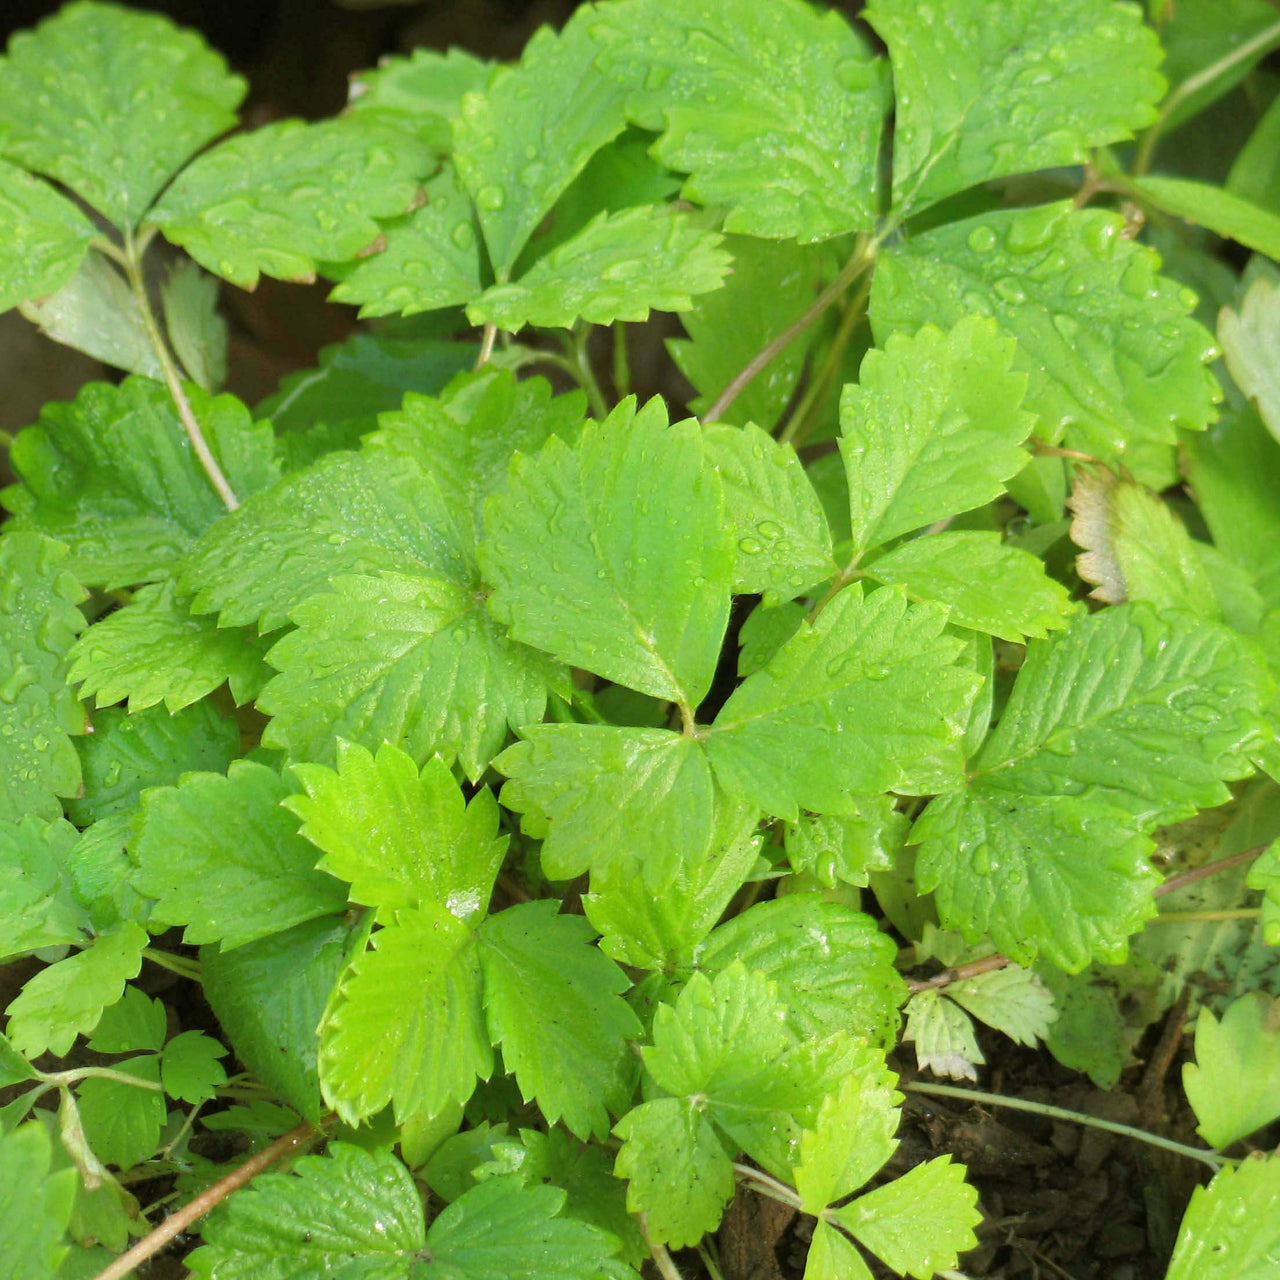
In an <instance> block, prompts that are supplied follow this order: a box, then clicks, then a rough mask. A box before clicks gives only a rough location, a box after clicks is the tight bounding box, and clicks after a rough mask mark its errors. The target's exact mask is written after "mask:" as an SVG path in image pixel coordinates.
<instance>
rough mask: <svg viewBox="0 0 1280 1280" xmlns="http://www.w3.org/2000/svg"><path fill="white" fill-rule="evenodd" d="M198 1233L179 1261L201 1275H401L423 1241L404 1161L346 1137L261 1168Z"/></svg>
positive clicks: (346, 1279)
mask: <svg viewBox="0 0 1280 1280" xmlns="http://www.w3.org/2000/svg"><path fill="white" fill-rule="evenodd" d="M201 1234H202V1235H203V1236H204V1240H205V1243H204V1247H203V1248H200V1249H197V1250H196V1251H195V1252H194V1253H192V1254H189V1255H188V1257H187V1259H186V1261H187V1265H188V1266H189V1267H190V1268H191V1271H192V1273H193V1274H194V1275H197V1276H201V1277H205V1280H252V1277H259V1276H266V1275H272V1276H275V1277H278V1278H279V1280H307V1278H308V1277H313V1276H331V1277H333V1280H405V1277H407V1276H408V1274H409V1263H410V1259H411V1258H412V1257H413V1256H414V1255H416V1254H417V1253H418V1252H419V1251H420V1250H421V1249H422V1248H423V1245H424V1243H425V1242H426V1232H425V1230H424V1223H423V1220H422V1201H421V1199H420V1198H419V1196H418V1189H417V1188H416V1187H415V1186H414V1185H413V1179H412V1178H411V1177H410V1176H409V1171H408V1170H407V1169H406V1168H405V1167H404V1165H402V1164H401V1163H400V1161H399V1160H397V1159H396V1158H395V1156H393V1155H392V1154H391V1153H390V1152H389V1151H365V1150H364V1149H362V1148H361V1147H355V1146H351V1145H350V1144H348V1143H345V1142H333V1143H330V1144H329V1149H328V1153H327V1154H326V1155H323V1156H303V1157H302V1159H301V1160H299V1161H297V1162H296V1163H295V1164H294V1166H293V1170H292V1172H290V1173H264V1174H261V1175H260V1176H259V1177H257V1178H255V1179H254V1180H253V1182H252V1184H251V1185H250V1186H249V1187H248V1188H246V1189H245V1191H244V1193H243V1194H242V1195H238V1196H232V1197H231V1198H230V1199H229V1200H228V1202H227V1207H226V1211H225V1212H223V1213H219V1214H214V1215H213V1216H212V1217H210V1218H207V1219H206V1220H205V1221H204V1223H203V1225H202V1227H201Z"/></svg>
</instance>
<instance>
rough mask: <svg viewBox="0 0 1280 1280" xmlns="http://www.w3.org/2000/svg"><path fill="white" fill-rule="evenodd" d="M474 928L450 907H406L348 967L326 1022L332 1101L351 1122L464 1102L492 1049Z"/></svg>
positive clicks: (326, 1073) (323, 1056) (324, 1070)
mask: <svg viewBox="0 0 1280 1280" xmlns="http://www.w3.org/2000/svg"><path fill="white" fill-rule="evenodd" d="M481 987H482V982H481V973H480V957H479V952H478V949H477V946H476V941H475V936H474V935H473V933H472V931H471V930H470V929H469V928H468V927H467V926H466V925H465V924H463V923H462V922H461V921H460V920H459V919H458V918H457V917H456V916H454V915H451V914H450V913H449V912H448V911H446V910H445V908H444V907H442V906H436V905H434V904H431V903H424V904H423V905H422V906H419V907H416V908H413V909H408V910H404V911H401V912H399V913H398V914H397V915H396V917H395V920H394V921H393V922H392V923H391V924H389V925H388V926H387V927H386V928H383V929H380V930H378V931H377V932H376V933H374V935H373V945H372V949H371V950H369V951H366V952H364V953H362V954H361V955H358V956H357V957H356V958H355V959H354V960H353V961H352V962H351V964H350V965H349V967H348V968H347V971H346V972H345V973H344V974H343V976H342V978H341V979H340V981H339V985H338V988H337V990H336V991H335V992H334V995H333V997H332V998H331V1001H330V1005H329V1008H328V1010H327V1011H326V1013H325V1018H324V1022H323V1023H322V1025H321V1028H320V1083H321V1087H322V1088H323V1090H324V1098H325V1102H326V1103H328V1105H329V1106H331V1107H332V1108H333V1109H334V1110H335V1111H337V1112H338V1114H339V1115H340V1116H342V1117H343V1119H344V1120H346V1121H347V1123H348V1124H354V1123H355V1122H356V1121H357V1120H361V1119H363V1118H364V1117H365V1116H371V1115H376V1114H377V1113H378V1112H379V1111H381V1110H382V1108H383V1107H385V1106H386V1105H387V1103H388V1102H392V1103H394V1105H395V1114H396V1118H397V1122H398V1123H403V1121H404V1119H405V1118H406V1117H408V1116H411V1115H414V1114H416V1113H417V1112H419V1111H426V1112H427V1113H428V1114H429V1115H434V1114H436V1113H437V1112H439V1111H440V1110H442V1109H443V1108H444V1107H445V1105H446V1104H448V1103H449V1102H450V1101H458V1102H465V1101H466V1100H467V1098H469V1097H470V1096H471V1092H472V1090H473V1089H474V1088H475V1081H476V1077H477V1076H479V1077H480V1078H481V1079H483V1080H487V1079H488V1078H489V1075H490V1073H491V1072H492V1070H493V1051H492V1049H491V1048H490V1047H489V1034H488V1030H487V1028H486V1026H485V1018H484V1007H483V1004H482V998H481Z"/></svg>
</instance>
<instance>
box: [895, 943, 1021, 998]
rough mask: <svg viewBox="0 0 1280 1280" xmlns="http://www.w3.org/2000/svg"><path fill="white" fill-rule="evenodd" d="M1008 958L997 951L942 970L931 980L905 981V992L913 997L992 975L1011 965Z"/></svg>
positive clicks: (909, 979)
mask: <svg viewBox="0 0 1280 1280" xmlns="http://www.w3.org/2000/svg"><path fill="white" fill-rule="evenodd" d="M1012 963H1013V961H1012V960H1010V959H1009V957H1008V956H1004V955H1001V954H1000V953H999V952H998V951H997V952H996V953H995V954H994V955H989V956H983V957H982V959H981V960H970V961H969V963H968V964H958V965H956V967H955V968H954V969H943V971H942V972H941V973H935V974H934V975H933V977H932V978H920V979H911V978H908V979H907V990H908V991H910V992H911V994H912V995H915V993H916V992H917V991H932V990H934V989H935V988H937V987H949V986H950V985H951V984H952V983H953V982H963V981H964V980H965V979H966V978H977V977H980V976H981V975H982V974H984V973H994V972H995V970H997V969H1003V968H1004V967H1005V965H1007V964H1012Z"/></svg>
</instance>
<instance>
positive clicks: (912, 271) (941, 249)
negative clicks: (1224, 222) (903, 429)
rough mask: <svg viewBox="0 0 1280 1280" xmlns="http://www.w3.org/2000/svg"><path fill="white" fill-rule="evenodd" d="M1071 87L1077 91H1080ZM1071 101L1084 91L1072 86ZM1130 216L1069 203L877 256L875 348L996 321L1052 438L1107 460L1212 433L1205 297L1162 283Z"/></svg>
mask: <svg viewBox="0 0 1280 1280" xmlns="http://www.w3.org/2000/svg"><path fill="white" fill-rule="evenodd" d="M1073 83H1074V82H1073ZM1073 92H1074V90H1073ZM1123 229H1124V222H1123V219H1122V218H1121V217H1120V216H1119V215H1118V214H1114V213H1108V212H1105V211H1103V210H1100V209H1078V210H1077V209H1073V208H1072V206H1071V204H1070V202H1060V203H1057V204H1047V205H1041V206H1038V207H1036V208H1031V209H1007V210H1000V211H997V212H992V213H985V214H982V215H981V216H980V217H977V218H970V219H967V220H965V221H963V222H953V223H950V224H948V225H946V226H943V227H939V228H937V229H935V230H932V231H926V232H925V233H923V234H922V235H918V236H914V237H912V238H911V239H910V240H909V241H906V242H905V243H903V244H902V245H900V246H898V247H895V248H894V249H893V250H891V251H886V252H884V253H882V254H881V255H880V258H879V261H878V263H877V266H876V274H875V283H874V285H873V287H872V291H871V319H872V327H873V329H874V331H875V334H876V338H877V340H878V341H881V342H883V341H884V339H885V338H886V337H887V336H888V335H889V334H890V333H895V332H899V331H905V332H909V333H914V332H916V331H917V330H918V329H919V328H920V327H921V325H923V324H925V323H927V322H932V323H934V324H940V325H952V324H955V323H956V322H957V321H959V320H961V319H962V318H963V317H965V316H968V315H973V314H975V313H976V314H978V315H984V316H992V317H994V318H995V319H996V320H997V321H998V322H999V324H1000V327H1001V329H1002V330H1003V331H1004V332H1005V333H1006V334H1008V335H1009V336H1010V337H1013V338H1016V339H1017V342H1018V345H1017V351H1016V353H1015V355H1014V358H1013V367H1014V369H1015V370H1017V371H1019V372H1022V373H1025V374H1026V375H1027V379H1028V383H1027V388H1028V389H1027V397H1026V400H1025V402H1024V408H1026V409H1028V410H1030V411H1031V412H1032V413H1034V414H1036V415H1037V416H1038V417H1039V418H1040V419H1041V421H1042V426H1041V431H1042V433H1043V434H1044V435H1045V436H1046V437H1048V438H1049V439H1051V440H1053V439H1057V438H1058V437H1059V436H1061V435H1062V434H1063V433H1064V432H1065V433H1066V439H1067V440H1068V441H1069V442H1071V443H1073V444H1074V445H1076V446H1078V447H1080V448H1083V449H1084V450H1085V451H1086V452H1091V453H1094V454H1098V455H1103V456H1111V455H1115V454H1117V453H1122V452H1123V450H1124V448H1125V447H1126V446H1127V445H1128V444H1130V443H1136V442H1139V441H1151V440H1154V441H1163V442H1166V443H1172V442H1173V441H1174V438H1175V434H1176V433H1175V428H1177V427H1185V428H1188V429H1191V430H1199V429H1201V428H1203V427H1204V426H1205V425H1206V423H1208V422H1209V421H1210V420H1211V418H1212V417H1213V416H1214V409H1213V406H1214V404H1215V403H1216V402H1217V401H1218V400H1219V399H1220V398H1221V389H1220V388H1219V386H1218V383H1217V379H1216V378H1214V377H1213V376H1212V375H1211V374H1210V373H1209V371H1208V370H1207V369H1206V368H1205V367H1204V365H1205V362H1206V361H1208V360H1209V359H1211V358H1212V357H1213V355H1215V354H1216V352H1215V348H1214V344H1213V340H1212V337H1211V335H1210V334H1209V333H1208V332H1207V331H1205V330H1204V329H1202V328H1201V327H1200V326H1199V325H1198V324H1197V323H1196V322H1195V321H1194V320H1192V319H1190V318H1189V316H1188V314H1187V313H1188V312H1189V311H1190V310H1191V309H1192V308H1193V307H1194V305H1195V295H1194V294H1192V293H1191V291H1190V290H1188V289H1186V288H1185V287H1184V286H1181V285H1179V284H1177V283H1175V282H1174V281H1173V280H1170V279H1167V278H1166V277H1164V276H1159V275H1157V274H1156V270H1157V268H1158V266H1159V263H1160V260H1159V258H1158V257H1157V256H1156V254H1155V253H1154V252H1152V250H1150V249H1147V248H1145V247H1143V246H1141V245H1138V244H1135V243H1134V242H1133V241H1132V240H1128V239H1125V238H1124V237H1123V236H1122V235H1121V234H1120V233H1121V231H1122V230H1123Z"/></svg>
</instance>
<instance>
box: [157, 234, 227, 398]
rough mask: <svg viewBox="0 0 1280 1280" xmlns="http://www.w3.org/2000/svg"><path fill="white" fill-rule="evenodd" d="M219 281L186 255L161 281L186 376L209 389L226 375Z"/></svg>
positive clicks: (168, 326)
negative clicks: (219, 307) (187, 258)
mask: <svg viewBox="0 0 1280 1280" xmlns="http://www.w3.org/2000/svg"><path fill="white" fill-rule="evenodd" d="M218 292H219V290H218V282H217V280H216V279H215V278H214V277H213V276H211V275H206V274H205V273H204V272H203V271H201V270H200V268H199V267H197V266H196V264H195V263H194V262H189V261H187V260H186V259H185V258H184V259H183V260H182V261H181V262H179V263H178V265H177V266H175V267H174V268H173V270H172V271H170V272H169V274H168V275H167V276H166V277H165V279H164V280H163V281H162V282H161V285H160V299H161V301H162V302H163V303H164V323H165V329H166V331H167V332H168V334H169V342H170V344H171V345H172V347H173V349H174V352H175V353H176V354H177V357H178V359H179V360H181V361H182V367H183V368H184V369H185V370H186V371H187V376H188V377H189V378H190V379H191V380H192V381H193V382H198V383H199V384H200V385H201V386H202V387H203V388H204V389H205V390H206V391H216V390H217V389H218V388H219V387H220V386H222V384H223V382H224V381H226V377H227V322H226V320H224V319H223V317H222V316H221V315H219V314H218Z"/></svg>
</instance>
